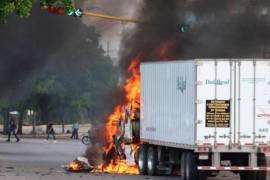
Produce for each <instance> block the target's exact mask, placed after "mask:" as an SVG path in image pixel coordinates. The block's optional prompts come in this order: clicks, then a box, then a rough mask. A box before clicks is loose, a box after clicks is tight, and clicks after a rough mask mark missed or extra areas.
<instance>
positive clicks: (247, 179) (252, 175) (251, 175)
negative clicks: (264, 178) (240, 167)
mask: <svg viewBox="0 0 270 180" xmlns="http://www.w3.org/2000/svg"><path fill="white" fill-rule="evenodd" d="M240 179H241V180H256V179H257V172H256V171H248V172H241V173H240ZM258 180H260V179H258Z"/></svg>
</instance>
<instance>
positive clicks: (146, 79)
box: [105, 59, 270, 180]
mask: <svg viewBox="0 0 270 180" xmlns="http://www.w3.org/2000/svg"><path fill="white" fill-rule="evenodd" d="M140 83H141V84H140V86H141V87H140V88H141V89H140V102H133V103H131V104H135V107H134V105H133V107H132V105H130V106H127V107H126V109H124V110H122V114H123V116H121V117H122V118H119V119H118V122H117V125H116V126H117V127H118V133H117V134H114V135H113V142H114V143H113V144H114V145H113V146H114V148H107V149H108V150H107V151H106V152H105V157H106V158H107V159H112V158H113V157H114V155H113V153H114V154H115V153H116V154H117V156H118V157H119V159H120V160H121V159H131V160H129V161H130V164H132V161H134V162H133V166H134V167H135V169H136V168H138V173H139V174H147V175H156V174H172V173H173V172H175V171H177V170H178V172H180V174H181V176H182V177H183V179H184V180H197V179H198V180H205V179H206V178H207V177H209V176H215V175H217V174H218V172H219V171H232V172H234V173H237V174H240V177H241V180H266V176H267V171H268V170H270V167H269V162H270V161H269V157H270V153H269V152H270V132H269V127H270V61H269V60H266V59H195V60H186V61H170V62H157V63H142V64H140ZM112 149H114V151H111V150H112ZM112 152H113V153H112ZM110 153H111V155H109V154H110ZM127 156H129V157H127ZM106 158H105V159H106ZM135 172H136V171H135Z"/></svg>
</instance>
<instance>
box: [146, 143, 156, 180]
mask: <svg viewBox="0 0 270 180" xmlns="http://www.w3.org/2000/svg"><path fill="white" fill-rule="evenodd" d="M156 172H157V151H156V149H155V148H154V147H153V146H151V147H149V148H148V151H147V174H148V175H149V176H154V175H156Z"/></svg>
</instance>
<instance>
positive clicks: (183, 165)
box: [180, 152, 187, 180]
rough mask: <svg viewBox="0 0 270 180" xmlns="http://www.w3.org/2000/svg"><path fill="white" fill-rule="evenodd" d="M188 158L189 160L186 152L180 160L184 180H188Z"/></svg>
mask: <svg viewBox="0 0 270 180" xmlns="http://www.w3.org/2000/svg"><path fill="white" fill-rule="evenodd" d="M186 158H187V154H186V152H182V153H181V160H180V172H181V177H182V180H186Z"/></svg>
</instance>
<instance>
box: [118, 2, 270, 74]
mask: <svg viewBox="0 0 270 180" xmlns="http://www.w3.org/2000/svg"><path fill="white" fill-rule="evenodd" d="M138 18H139V19H141V20H143V21H144V22H145V23H143V24H138V25H137V26H136V28H134V29H133V32H130V31H129V32H126V33H125V35H124V38H123V41H122V48H121V61H120V65H121V66H123V70H124V73H125V72H126V69H127V66H128V65H129V63H130V60H131V59H132V58H133V57H135V56H137V55H138V54H140V53H141V54H143V58H142V61H159V60H171V59H174V60H176V59H183V60H184V59H194V58H253V57H255V58H261V57H265V56H266V55H267V54H269V53H268V51H269V50H270V49H269V43H270V41H269V40H270V31H269V30H270V22H269V21H270V1H268V0H237V1H235V0H219V1H216V0H169V1H165V0H155V1H143V2H142V6H141V8H140V10H139V16H138ZM181 24H187V25H188V26H189V31H188V32H186V33H181V32H180V31H179V26H180V25H181ZM161 49H163V50H164V51H165V55H164V54H163V55H162V53H160V50H161Z"/></svg>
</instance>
